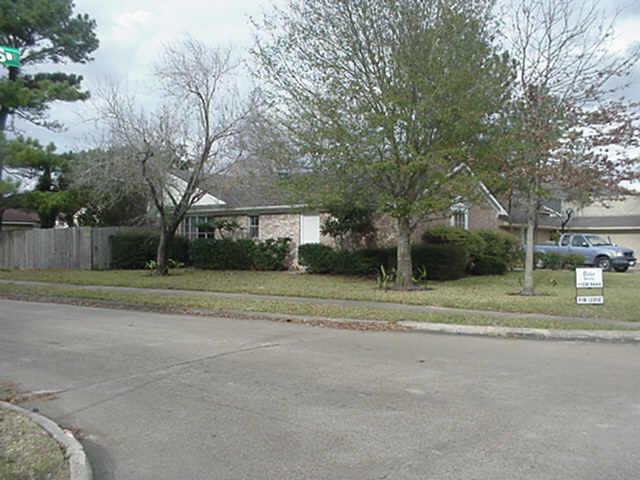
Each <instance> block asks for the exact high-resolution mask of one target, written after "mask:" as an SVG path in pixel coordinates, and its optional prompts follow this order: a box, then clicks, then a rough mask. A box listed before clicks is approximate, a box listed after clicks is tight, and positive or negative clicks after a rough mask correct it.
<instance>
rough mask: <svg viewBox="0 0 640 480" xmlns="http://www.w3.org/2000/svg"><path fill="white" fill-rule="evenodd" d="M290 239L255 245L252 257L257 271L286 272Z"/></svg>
mask: <svg viewBox="0 0 640 480" xmlns="http://www.w3.org/2000/svg"><path fill="white" fill-rule="evenodd" d="M290 243H291V239H290V238H279V239H277V240H273V239H268V240H265V241H263V242H256V243H254V245H253V250H252V252H251V254H252V255H251V256H252V259H253V268H255V269H256V270H285V269H286V268H287V265H286V260H287V256H288V255H289V244H290Z"/></svg>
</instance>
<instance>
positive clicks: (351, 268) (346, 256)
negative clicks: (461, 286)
mask: <svg viewBox="0 0 640 480" xmlns="http://www.w3.org/2000/svg"><path fill="white" fill-rule="evenodd" d="M298 252H299V262H300V265H302V266H304V267H306V269H307V271H308V272H310V273H330V274H334V275H373V274H377V273H378V271H379V269H380V267H381V266H382V267H384V268H385V270H386V271H391V270H392V269H395V268H396V249H395V248H385V249H363V250H356V251H353V252H351V251H336V250H334V249H332V248H331V247H328V246H326V245H320V244H307V245H301V246H300V248H299V250H298ZM411 253H412V258H413V266H414V269H415V270H416V273H418V272H419V271H420V269H421V268H422V267H426V269H427V278H428V279H430V280H454V279H457V278H462V277H464V276H465V271H466V268H467V264H468V263H469V255H468V253H467V252H466V250H465V249H464V248H462V247H460V246H459V245H426V244H420V245H414V246H413V247H412V250H411Z"/></svg>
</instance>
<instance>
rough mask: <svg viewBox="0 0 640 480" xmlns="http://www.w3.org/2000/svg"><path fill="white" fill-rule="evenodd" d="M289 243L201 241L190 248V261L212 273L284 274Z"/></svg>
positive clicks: (283, 240)
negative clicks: (275, 272)
mask: <svg viewBox="0 0 640 480" xmlns="http://www.w3.org/2000/svg"><path fill="white" fill-rule="evenodd" d="M290 242H291V239H289V238H279V239H278V240H265V241H262V242H255V241H253V240H231V239H222V240H214V239H210V238H198V239H196V240H194V241H193V242H192V244H191V259H192V261H193V266H194V267H198V268H206V269H211V270H285V269H286V268H287V265H286V260H287V256H288V255H289V243H290Z"/></svg>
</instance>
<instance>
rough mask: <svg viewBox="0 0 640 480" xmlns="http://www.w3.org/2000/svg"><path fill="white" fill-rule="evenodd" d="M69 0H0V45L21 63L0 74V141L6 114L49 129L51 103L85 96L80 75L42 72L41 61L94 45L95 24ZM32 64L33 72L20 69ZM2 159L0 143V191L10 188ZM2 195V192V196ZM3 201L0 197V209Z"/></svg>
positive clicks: (80, 58) (59, 59)
mask: <svg viewBox="0 0 640 480" xmlns="http://www.w3.org/2000/svg"><path fill="white" fill-rule="evenodd" d="M74 9H75V5H74V3H73V2H72V1H71V0H28V1H16V0H0V45H4V46H8V47H13V48H16V49H18V50H19V51H20V56H21V67H20V68H19V69H18V68H15V67H10V68H9V69H8V70H9V71H8V75H6V76H4V77H2V78H0V145H1V141H2V139H3V138H4V134H5V132H6V130H7V127H8V120H9V117H10V116H15V117H17V118H20V119H22V120H25V121H27V122H30V123H33V124H35V125H39V126H43V127H46V128H50V129H56V128H59V127H60V124H59V123H58V122H56V121H53V120H51V119H49V118H48V116H47V110H48V107H49V105H50V104H51V102H54V101H65V102H74V101H78V100H85V99H87V98H88V97H89V93H88V92H86V91H84V90H82V87H81V83H82V77H81V76H79V75H74V74H67V73H60V72H43V71H41V70H42V69H41V68H40V67H39V66H40V65H42V64H51V63H53V64H59V63H67V62H72V63H86V62H88V61H90V60H91V53H92V52H93V51H94V50H95V49H96V48H98V39H97V37H96V35H95V27H96V23H95V21H94V20H92V19H91V18H90V17H89V16H88V15H86V14H74ZM30 68H37V70H38V71H37V72H34V73H27V72H26V70H28V69H30ZM5 159H6V155H5V154H3V151H2V149H1V148H0V191H4V192H5V195H6V194H8V193H15V188H14V187H12V186H11V185H10V184H9V182H7V181H6V180H3V179H2V175H3V171H4V165H5V163H8V162H9V161H11V159H7V160H6V161H5ZM3 198H4V197H3ZM5 207H6V201H5V200H0V210H1V209H2V208H5ZM0 219H1V215H0Z"/></svg>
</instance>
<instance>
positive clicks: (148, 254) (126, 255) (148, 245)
mask: <svg viewBox="0 0 640 480" xmlns="http://www.w3.org/2000/svg"><path fill="white" fill-rule="evenodd" d="M159 242H160V236H159V235H157V234H154V233H119V234H116V235H113V236H112V237H111V268H115V269H121V270H138V269H143V268H145V266H146V265H147V262H149V261H150V260H155V259H156V257H157V253H158V243H159ZM169 258H172V259H173V260H175V261H177V262H181V263H184V264H188V263H189V240H187V239H186V238H184V237H179V236H178V237H176V238H174V240H173V242H171V247H170V248H169Z"/></svg>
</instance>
